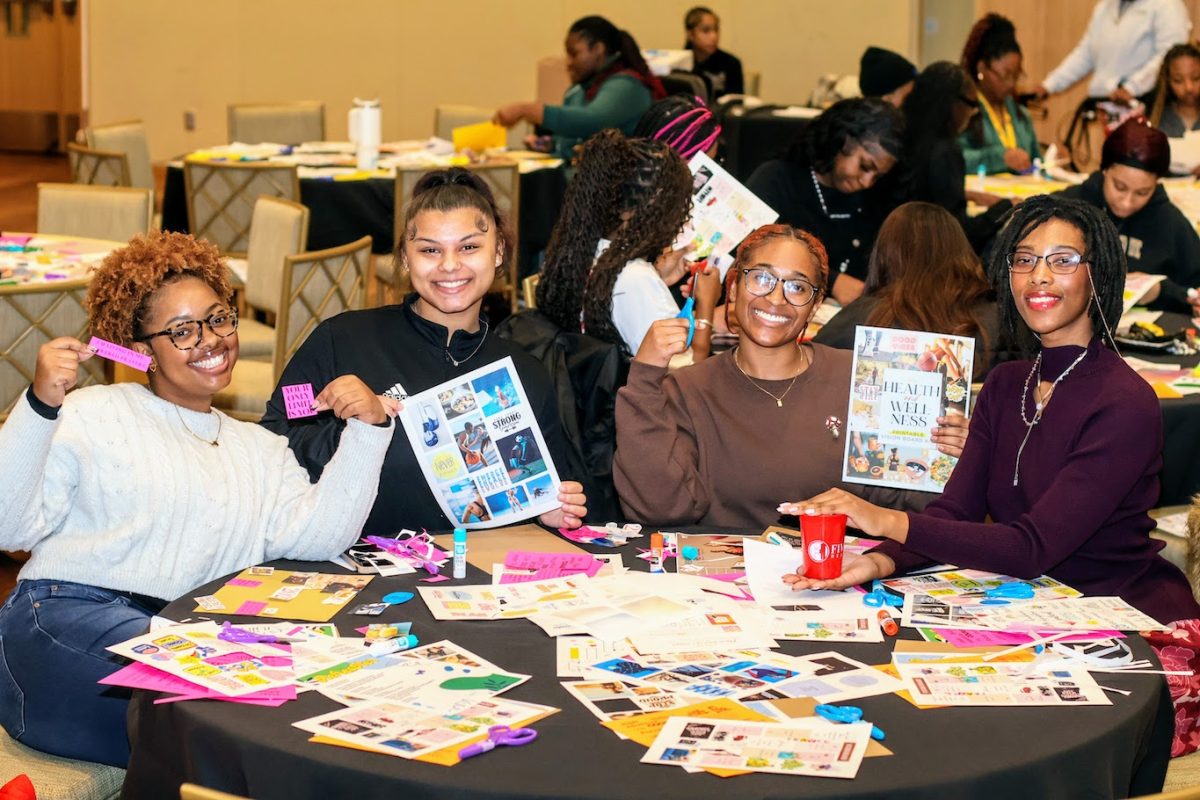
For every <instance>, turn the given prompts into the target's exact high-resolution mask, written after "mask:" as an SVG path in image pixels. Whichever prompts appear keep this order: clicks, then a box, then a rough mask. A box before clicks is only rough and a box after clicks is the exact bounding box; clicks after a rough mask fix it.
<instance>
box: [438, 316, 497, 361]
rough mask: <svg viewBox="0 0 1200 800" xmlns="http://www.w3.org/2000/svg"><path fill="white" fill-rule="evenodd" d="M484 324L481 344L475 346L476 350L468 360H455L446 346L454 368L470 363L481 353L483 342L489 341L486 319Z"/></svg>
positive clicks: (480, 339) (447, 354)
mask: <svg viewBox="0 0 1200 800" xmlns="http://www.w3.org/2000/svg"><path fill="white" fill-rule="evenodd" d="M482 322H483V335H482V336H480V337H479V344H477V345H475V349H474V350H472V351H471V352H470V354H469V355H468V356H467V357H466V358H461V359H460V358H455V357H454V356H452V355H450V346H449V345H447V346H446V358H448V359H450V363H451V364H453V365H454V366H456V367H457V366H460V365H462V364H465V363H467V362H468V361H470V360H471V359H472V358H474V357H475V354H476V353H478V352H479V348H481V347H483V342H484V340H485V339H487V335H488V324H487V320H486V319H485V320H483V321H482Z"/></svg>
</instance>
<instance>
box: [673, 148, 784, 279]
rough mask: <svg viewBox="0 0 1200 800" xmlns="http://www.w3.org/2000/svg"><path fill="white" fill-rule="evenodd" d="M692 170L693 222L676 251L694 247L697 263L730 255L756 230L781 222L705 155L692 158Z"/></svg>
mask: <svg viewBox="0 0 1200 800" xmlns="http://www.w3.org/2000/svg"><path fill="white" fill-rule="evenodd" d="M688 169H690V170H691V172H692V218H691V220H690V221H689V222H688V224H687V225H686V226H684V229H683V232H682V233H681V234H680V235H679V238H678V239H677V240H676V241H675V245H674V247H675V248H676V249H678V248H681V247H687V246H689V245H690V246H691V248H692V252H691V254H690V255H689V256H688V258H690V259H692V260H693V261H699V260H700V259H702V258H713V257H715V256H725V255H728V254H729V253H730V252H731V251H732V250H733V248H734V247H736V246H737V245H738V243H739V242H741V241H742V239H745V238H746V236H747V235H748V234H749V233H750V232H751V231H753V230H754V229H755V228H760V227H762V226H763V225H770V224H771V223H772V222H774V221H775V220H777V219H778V218H779V214H778V213H776V212H775V210H774V209H772V208H771V207H770V206H768V205H767V204H766V203H764V202H763V201H762V200H760V199H759V198H758V197H757V196H756V195H755V194H754V193H753V192H751V191H750V190H749V189H747V188H746V187H745V186H743V185H742V184H741V183H740V182H739V181H738V179H737V178H735V177H733V176H732V175H730V174H729V173H728V172H726V171H725V169H724V168H722V167H721V165H719V164H718V163H717V162H715V161H713V160H712V159H711V158H709V157H708V156H707V155H705V154H704V153H696V155H694V156H692V158H691V160H690V161H688Z"/></svg>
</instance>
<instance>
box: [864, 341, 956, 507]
mask: <svg viewBox="0 0 1200 800" xmlns="http://www.w3.org/2000/svg"><path fill="white" fill-rule="evenodd" d="M974 359H975V340H974V339H972V338H970V337H967V336H945V335H942V334H936V333H923V332H920V331H903V330H892V329H890V328H870V327H867V326H863V325H860V326H859V327H858V329H857V330H856V332H855V334H854V367H853V372H852V374H851V379H850V380H851V383H850V408H849V409H848V410H847V415H848V417H849V421H848V424H847V428H848V430H847V432H846V450H845V457H844V460H843V462H842V480H844V481H849V482H851V483H865V484H868V485H871V486H888V487H891V488H894V489H916V490H918V491H924V492H941V491H942V489H943V488H944V487H945V485H946V481H948V480H949V479H950V473H951V472H952V471H953V470H954V465H955V464H956V463H957V459H955V458H953V457H951V456H948V455H945V454H943V453H940V452H939V451H938V449H937V446H936V445H934V444H933V440H932V433H933V429H934V428H936V427H938V422H937V419H938V417H940V416H944V415H946V414H948V413H952V412H958V413H960V414H963V415H966V413H967V410H968V408H969V407H970V396H971V370H972V368H973V366H974V363H973V362H974Z"/></svg>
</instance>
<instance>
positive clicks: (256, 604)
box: [233, 600, 267, 617]
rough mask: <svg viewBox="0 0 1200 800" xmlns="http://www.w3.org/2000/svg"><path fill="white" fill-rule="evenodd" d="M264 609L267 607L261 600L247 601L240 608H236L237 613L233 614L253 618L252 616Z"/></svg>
mask: <svg viewBox="0 0 1200 800" xmlns="http://www.w3.org/2000/svg"><path fill="white" fill-rule="evenodd" d="M266 607H267V604H266V603H264V602H263V601H262V600H247V601H246V602H244V603H242V604H241V605H240V606H238V608H237V611H234V612H233V613H235V614H245V615H246V616H248V617H253V616H254V615H256V614H257V613H258V612H260V611H262V610H263V609H264V608H266Z"/></svg>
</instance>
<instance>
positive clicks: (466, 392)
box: [400, 358, 561, 528]
mask: <svg viewBox="0 0 1200 800" xmlns="http://www.w3.org/2000/svg"><path fill="white" fill-rule="evenodd" d="M400 417H401V420H402V421H403V424H404V431H405V433H407V434H408V440H409V442H410V443H411V444H412V448H413V452H414V453H416V454H417V460H418V461H419V462H420V464H421V470H422V472H424V474H425V480H426V481H427V482H428V483H429V488H430V490H432V492H433V496H434V497H435V498H437V501H438V505H440V506H441V508H442V512H443V513H444V514H445V515H446V516H447V517H449V518H450V519H451V520H452V521H453V522H454V523H455V524H456V525H460V526H462V527H464V528H495V527H498V526H501V525H512V524H513V523H516V522H520V521H521V520H526V519H529V518H530V517H536V516H538V515H539V514H543V513H545V512H547V511H551V510H553V509H555V508H557V507H558V506H559V505H561V504H560V503H559V502H558V484H559V478H558V471H557V470H556V469H555V468H554V461H553V460H552V459H551V457H550V453H549V452H548V451H547V450H546V441H545V439H544V438H543V437H542V431H541V428H539V427H538V423H537V418H536V417H535V416H534V413H533V408H532V407H531V406H530V405H529V397H528V396H527V395H526V394H525V387H523V386H522V385H521V379H520V377H519V376H518V375H517V371H516V369H515V368H514V366H513V362H512V359H511V358H504V359H501V360H500V361H496V362H493V363H491V364H488V365H487V366H485V367H480V368H479V369H477V370H474V371H473V372H468V373H467V374H466V375H462V376H460V377H457V378H454V379H453V380H450V381H447V382H446V383H443V384H441V385H439V386H435V387H433V388H432V389H428V390H426V391H424V392H421V393H420V394H415V395H412V396H410V397H408V398H406V399H405V401H404V410H403V411H402V412H400Z"/></svg>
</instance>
